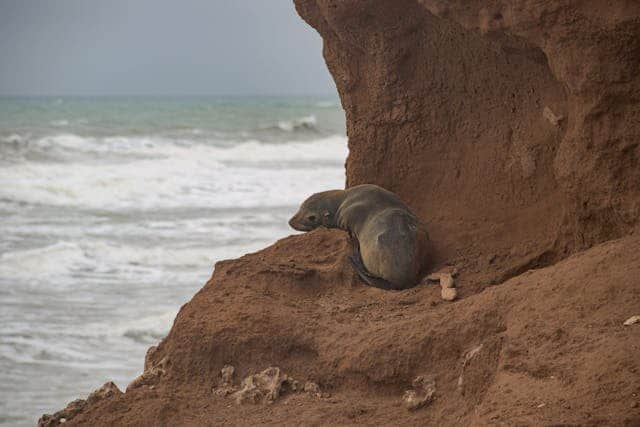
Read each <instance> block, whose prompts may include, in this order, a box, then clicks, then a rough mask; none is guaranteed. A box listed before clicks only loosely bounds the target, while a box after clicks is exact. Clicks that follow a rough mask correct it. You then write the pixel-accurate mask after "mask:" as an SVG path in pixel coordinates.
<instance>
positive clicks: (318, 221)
mask: <svg viewBox="0 0 640 427" xmlns="http://www.w3.org/2000/svg"><path fill="white" fill-rule="evenodd" d="M289 225H290V226H291V227H292V228H293V229H295V230H298V231H311V230H313V229H316V228H318V227H327V228H339V229H341V230H345V231H347V232H348V233H349V236H350V237H351V243H352V246H353V254H352V255H351V256H350V257H349V259H350V260H351V264H352V265H353V267H354V269H355V271H356V272H357V273H358V275H359V276H360V277H361V278H362V279H363V280H364V281H365V282H367V283H368V284H370V285H371V286H375V287H377V288H381V289H407V288H410V287H412V286H414V285H416V284H417V283H418V282H419V281H420V280H421V278H422V276H423V275H424V273H425V271H426V270H425V268H426V263H427V256H428V253H427V252H428V249H427V248H428V242H429V235H428V234H427V231H426V229H425V227H424V225H423V224H422V222H421V221H420V220H419V219H418V217H416V216H415V215H414V214H413V213H412V212H411V211H410V210H409V208H408V207H407V205H406V204H404V202H402V200H400V198H399V197H398V196H397V195H396V194H394V193H392V192H391V191H388V190H385V189H384V188H382V187H378V186H377V185H373V184H362V185H357V186H355V187H351V188H348V189H346V190H329V191H323V192H321V193H315V194H313V195H311V196H310V197H309V198H308V199H307V200H305V201H304V202H303V203H302V205H301V206H300V209H299V210H298V212H297V213H296V214H295V215H294V216H293V217H292V218H291V219H290V220H289Z"/></svg>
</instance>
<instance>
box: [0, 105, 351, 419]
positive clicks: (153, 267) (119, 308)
mask: <svg viewBox="0 0 640 427" xmlns="http://www.w3.org/2000/svg"><path fill="white" fill-rule="evenodd" d="M346 156H347V140H346V136H345V123H344V112H343V111H342V108H341V107H340V104H339V102H338V100H337V99H336V98H330V97H329V98H323V97H255V98H252V97H226V98H225V97H173V98H172V97H130V98H129V97H47V98H0V425H11V426H14V425H17V426H20V425H33V424H34V423H35V421H36V420H37V418H38V417H39V416H40V415H41V414H42V413H45V412H46V413H52V412H54V411H56V410H58V409H61V408H63V407H64V406H65V405H66V404H67V403H68V402H69V401H71V400H73V399H76V398H78V397H86V395H87V394H89V393H90V392H91V391H92V390H94V389H95V388H97V387H99V386H101V385H102V384H103V383H104V382H106V381H109V380H112V381H114V382H115V383H116V384H118V386H119V387H120V388H121V389H122V390H124V388H125V387H126V385H127V384H128V383H129V382H130V381H131V380H132V379H133V378H135V377H136V376H137V375H139V374H140V373H141V372H142V367H143V362H144V355H145V352H146V350H147V348H148V347H149V346H151V345H154V344H156V343H157V342H158V341H159V340H161V339H162V338H163V336H165V335H166V334H167V332H168V331H169V329H170V327H171V324H172V321H173V319H174V317H175V315H176V313H177V311H178V308H179V307H180V306H181V305H182V304H184V303H185V302H187V301H188V300H189V299H190V298H191V296H192V295H193V294H194V293H195V292H196V291H197V290H198V289H199V288H200V287H202V285H203V284H204V283H205V282H206V281H207V279H208V278H209V277H210V275H211V272H212V270H213V265H214V263H215V262H216V261H218V260H221V259H228V258H234V257H238V256H240V255H243V254H245V253H247V252H252V251H256V250H258V249H260V248H263V247H265V246H268V245H269V244H271V243H273V242H274V241H275V240H276V239H278V238H281V237H284V236H287V235H289V234H293V233H294V231H293V230H291V229H290V228H289V227H288V225H287V219H288V218H289V217H290V216H291V215H292V214H293V213H294V212H295V210H296V209H297V207H298V205H299V204H300V202H301V201H302V200H303V199H304V198H306V197H307V196H308V195H310V194H311V193H313V192H317V191H322V190H326V189H331V188H343V187H344V180H345V177H344V162H345V159H346Z"/></svg>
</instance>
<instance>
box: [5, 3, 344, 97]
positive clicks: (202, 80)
mask: <svg viewBox="0 0 640 427" xmlns="http://www.w3.org/2000/svg"><path fill="white" fill-rule="evenodd" d="M292 3H293V2H292V0H0V94H2V95H11V94H14V95H91V94H107V95H113V94H232V95H235V94H237V95H248V94H249V95H250V94H276V95H277V94H283V95H287V94H335V85H334V83H333V81H332V79H331V77H330V75H329V73H328V71H327V69H326V65H325V64H324V61H323V59H322V53H321V50H322V41H321V39H320V37H319V36H318V34H317V33H316V32H315V30H313V29H312V28H311V27H309V26H308V25H307V24H306V23H304V22H303V21H302V19H301V18H300V17H299V16H298V15H297V14H296V12H295V9H294V7H293V4H292Z"/></svg>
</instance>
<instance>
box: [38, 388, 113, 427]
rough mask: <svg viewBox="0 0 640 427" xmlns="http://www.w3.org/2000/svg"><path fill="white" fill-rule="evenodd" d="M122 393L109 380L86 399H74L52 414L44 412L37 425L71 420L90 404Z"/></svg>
mask: <svg viewBox="0 0 640 427" xmlns="http://www.w3.org/2000/svg"><path fill="white" fill-rule="evenodd" d="M122 394H123V393H122V392H121V391H120V389H119V388H118V386H117V385H115V384H114V383H113V382H111V381H109V382H107V383H105V384H104V385H103V386H102V387H100V388H99V389H97V390H95V391H93V393H91V394H90V395H89V397H87V398H86V399H76V400H74V401H73V402H71V403H69V404H68V405H67V407H66V408H64V409H62V410H60V411H58V412H56V413H55V414H53V415H49V414H45V415H43V416H42V417H41V418H40V419H39V420H38V427H56V426H59V425H61V424H64V423H66V422H68V421H71V420H72V419H73V418H74V417H75V416H76V415H78V414H80V413H82V412H85V411H87V410H89V408H90V407H91V406H92V405H95V404H96V403H98V402H100V401H102V400H105V399H110V398H116V397H118V396H121V395H122Z"/></svg>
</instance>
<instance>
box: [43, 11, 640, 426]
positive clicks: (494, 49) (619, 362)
mask: <svg viewBox="0 0 640 427" xmlns="http://www.w3.org/2000/svg"><path fill="white" fill-rule="evenodd" d="M295 3H296V7H297V9H298V12H299V13H300V15H301V16H302V17H303V18H304V19H305V20H306V21H307V22H308V23H309V24H310V25H312V26H313V27H315V28H316V29H317V30H318V31H319V33H320V34H321V35H322V37H323V39H324V41H325V44H324V56H325V59H326V61H327V64H328V66H329V69H330V71H331V72H332V74H333V76H334V78H335V80H336V84H337V87H338V90H339V92H340V96H341V100H342V103H343V106H344V108H345V111H346V114H347V131H348V135H349V150H350V154H349V158H348V160H347V164H346V168H347V185H354V184H359V183H363V182H372V183H377V184H380V185H382V186H385V187H386V188H389V189H391V190H393V191H395V192H397V193H398V194H400V195H401V196H402V198H403V199H404V200H406V201H407V202H408V203H409V204H410V205H411V206H412V208H413V209H414V210H415V211H416V213H418V214H419V215H420V216H421V217H422V219H423V220H424V221H425V222H426V223H427V224H428V227H429V231H430V234H431V235H432V238H433V242H434V245H435V246H436V254H435V267H436V268H439V267H442V266H445V265H452V266H456V267H457V268H458V269H459V270H460V273H459V276H458V278H457V286H458V290H459V295H460V299H459V300H458V301H456V302H453V303H446V302H443V301H442V300H441V299H440V294H439V290H438V289H437V287H435V286H433V285H428V284H426V283H425V284H422V285H420V286H418V287H416V288H414V289H411V290H407V291H402V292H384V291H381V290H377V289H372V288H368V287H366V286H364V285H363V284H362V283H361V282H360V281H359V280H358V279H357V278H356V276H355V275H354V274H353V272H352V270H351V268H350V266H349V264H348V261H347V260H346V255H347V251H348V250H347V247H348V246H347V242H346V238H345V235H344V233H342V232H339V231H328V230H318V231H315V232H312V233H309V234H307V235H299V236H292V237H289V238H286V239H283V240H281V241H279V242H277V243H275V244H274V245H273V246H271V247H268V248H266V249H264V250H262V251H260V252H257V253H255V254H250V255H246V256H244V257H242V258H239V259H237V260H231V261H224V262H221V263H218V264H217V265H216V268H215V272H214V275H213V277H212V278H211V280H210V281H209V282H208V283H207V284H206V285H205V287H204V288H203V289H202V290H201V291H200V292H198V293H197V294H196V295H195V296H194V298H193V299H192V300H191V301H190V302H189V303H188V304H186V305H185V306H184V307H182V309H181V310H180V313H179V314H178V316H177V317H176V320H175V323H174V325H173V328H172V330H171V332H170V333H169V335H168V336H167V337H166V338H165V339H164V340H163V341H162V342H161V343H160V344H159V346H158V347H157V348H152V349H151V350H150V352H149V354H148V357H147V361H146V367H145V374H144V375H143V377H141V378H139V379H138V380H136V382H135V384H134V385H132V386H131V387H130V388H129V390H128V391H127V392H126V393H124V394H122V393H119V392H117V390H115V391H114V390H113V388H111V387H107V388H105V389H104V390H102V391H100V392H99V393H97V394H96V395H94V396H92V397H91V398H90V399H88V400H87V401H86V402H76V403H75V404H74V406H72V407H71V408H69V410H68V411H66V412H64V413H60V414H58V417H57V418H53V419H48V421H47V420H45V419H43V424H45V425H47V423H48V424H49V425H55V424H56V422H57V421H56V420H57V419H58V418H59V417H60V416H64V417H65V418H66V419H67V424H70V425H217V424H235V425H247V424H257V423H266V424H287V425H300V424H305V425H307V424H308V425H327V424H371V425H373V424H377V425H379V424H383V425H384V424H389V425H398V424H408V425H425V424H432V425H470V424H471V425H485V424H499V425H640V358H639V357H638V354H640V324H635V325H630V326H623V322H624V321H625V320H626V319H627V318H629V317H631V316H633V315H638V314H640V234H638V233H640V232H639V231H638V228H637V227H638V218H639V217H640V107H639V105H640V73H639V72H638V70H640V3H638V2H635V1H623V0H619V1H611V2H606V6H604V3H605V2H600V1H595V0H593V1H588V0H587V1H578V0H569V1H565V2H541V1H536V0H512V1H506V0H505V1H499V0H495V1H489V0H474V1H463V0H460V1H456V0H454V1H447V2H444V1H438V0H424V1H417V0H398V1H395V0H394V1H393V2H391V1H380V0H378V1H373V0H357V1H356V0H340V1H337V0H336V1H325V0H296V1H295ZM634 230H635V233H634ZM532 269H535V270H532ZM225 365H233V366H234V367H235V369H236V378H235V386H237V385H238V384H239V382H240V380H241V379H242V378H244V377H245V376H247V375H250V374H255V373H258V372H260V371H262V370H264V369H266V368H267V367H270V366H277V367H279V368H280V369H281V370H282V371H283V372H285V373H286V374H288V375H290V376H292V377H293V378H295V379H296V380H298V381H299V382H300V383H304V382H306V381H313V382H316V383H317V384H318V385H319V386H320V390H321V393H322V394H321V395H320V397H318V396H313V395H311V394H309V393H301V392H289V393H285V394H283V395H282V396H280V398H279V399H277V400H276V401H275V403H272V404H268V405H263V404H258V405H241V406H237V405H236V404H235V403H234V399H233V398H231V397H229V396H222V395H220V393H218V392H214V391H215V390H218V391H219V390H220V387H221V381H222V380H221V377H220V370H221V369H222V368H223V367H224V366H225ZM417 375H428V376H430V377H433V378H435V381H436V394H435V400H434V401H433V402H431V403H430V404H428V405H427V406H426V407H424V408H422V409H419V410H417V411H415V412H410V411H408V410H407V409H406V408H405V407H404V406H403V404H402V399H401V397H402V394H403V392H404V391H405V390H408V389H410V388H411V382H412V380H413V379H414V378H415V377H416V376H417Z"/></svg>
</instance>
